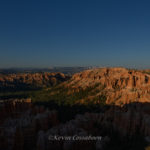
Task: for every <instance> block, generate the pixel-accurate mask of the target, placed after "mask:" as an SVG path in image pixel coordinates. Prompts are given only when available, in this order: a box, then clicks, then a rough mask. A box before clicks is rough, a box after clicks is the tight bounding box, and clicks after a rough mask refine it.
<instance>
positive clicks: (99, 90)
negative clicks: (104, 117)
mask: <svg viewBox="0 0 150 150" xmlns="http://www.w3.org/2000/svg"><path fill="white" fill-rule="evenodd" d="M95 85H98V86H96V87H95V91H96V94H95V95H92V96H90V95H89V99H91V100H92V99H94V97H97V96H98V95H101V94H104V95H105V96H106V98H107V99H106V103H107V104H116V105H123V104H127V103H130V102H150V75H149V74H147V73H143V72H142V71H137V70H128V69H125V68H99V69H92V70H86V71H83V72H81V73H77V74H75V75H73V76H72V78H71V79H70V80H69V81H67V82H64V83H62V85H61V86H62V87H66V88H68V89H69V90H70V91H69V92H68V94H70V93H73V92H77V91H79V89H86V88H87V87H94V86H95ZM61 86H60V87H61ZM93 92H94V89H93ZM87 99H88V98H87ZM79 101H80V102H81V101H82V103H83V102H84V100H80V99H79Z"/></svg>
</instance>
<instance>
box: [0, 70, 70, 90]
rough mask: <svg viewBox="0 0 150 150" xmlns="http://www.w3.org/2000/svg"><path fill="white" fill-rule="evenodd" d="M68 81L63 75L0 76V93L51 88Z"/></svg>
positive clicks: (23, 74)
mask: <svg viewBox="0 0 150 150" xmlns="http://www.w3.org/2000/svg"><path fill="white" fill-rule="evenodd" d="M68 79H69V76H67V75H64V74H63V73H22V74H21V73H20V74H8V75H5V74H0V91H5V90H7V91H8V90H13V89H15V90H16V89H17V90H26V89H36V88H41V87H46V86H53V85H56V84H58V83H61V82H63V81H66V80H68ZM12 88H13V89H12Z"/></svg>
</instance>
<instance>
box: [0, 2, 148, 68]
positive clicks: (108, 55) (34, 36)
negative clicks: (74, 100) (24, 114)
mask: <svg viewBox="0 0 150 150" xmlns="http://www.w3.org/2000/svg"><path fill="white" fill-rule="evenodd" d="M88 65H90V66H92V65H94V66H95V65H98V66H124V67H132V68H134V67H136V68H150V1H149V0H140V1H138V0H136V1H135V0H47V1H46V0H41V1H39V0H36V1H34V0H22V1H20V0H13V1H12V0H1V1H0V68H5V67H51V66H88Z"/></svg>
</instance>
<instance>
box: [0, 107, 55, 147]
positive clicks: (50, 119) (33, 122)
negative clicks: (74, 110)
mask: <svg viewBox="0 0 150 150" xmlns="http://www.w3.org/2000/svg"><path fill="white" fill-rule="evenodd" d="M57 124H58V118H57V112H56V111H49V110H47V109H45V108H43V107H38V106H36V107H33V108H32V109H30V110H28V111H25V112H24V113H22V114H21V116H18V117H15V118H8V119H6V120H5V121H4V123H3V124H2V125H1V126H0V139H1V140H0V149H5V150H25V149H33V148H35V145H36V141H37V134H38V131H40V130H43V131H46V130H48V129H49V128H51V127H53V126H56V125H57ZM40 142H42V141H40Z"/></svg>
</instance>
